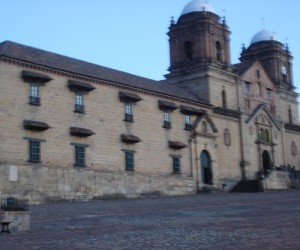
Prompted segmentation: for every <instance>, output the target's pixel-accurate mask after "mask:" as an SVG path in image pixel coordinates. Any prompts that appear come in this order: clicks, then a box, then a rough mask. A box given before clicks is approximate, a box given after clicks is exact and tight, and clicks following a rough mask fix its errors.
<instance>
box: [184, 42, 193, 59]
mask: <svg viewBox="0 0 300 250" xmlns="http://www.w3.org/2000/svg"><path fill="white" fill-rule="evenodd" d="M184 50H185V55H186V57H187V58H188V59H190V60H192V59H193V44H192V42H191V41H186V42H185V43H184Z"/></svg>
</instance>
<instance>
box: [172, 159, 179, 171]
mask: <svg viewBox="0 0 300 250" xmlns="http://www.w3.org/2000/svg"><path fill="white" fill-rule="evenodd" d="M172 158H173V174H180V173H181V168H180V157H178V156H172Z"/></svg>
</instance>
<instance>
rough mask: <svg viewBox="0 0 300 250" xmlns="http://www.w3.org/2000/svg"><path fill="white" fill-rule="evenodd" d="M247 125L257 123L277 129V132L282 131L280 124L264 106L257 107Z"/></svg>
mask: <svg viewBox="0 0 300 250" xmlns="http://www.w3.org/2000/svg"><path fill="white" fill-rule="evenodd" d="M246 123H248V124H251V123H255V124H259V125H261V126H266V127H276V129H277V130H279V131H280V130H281V126H280V124H279V122H278V121H277V120H276V118H275V117H274V115H273V114H272V113H271V112H270V111H269V110H268V108H267V106H266V105H264V104H260V105H258V106H257V108H256V109H255V110H254V112H253V113H252V114H251V115H250V116H249V117H248V119H247V120H246Z"/></svg>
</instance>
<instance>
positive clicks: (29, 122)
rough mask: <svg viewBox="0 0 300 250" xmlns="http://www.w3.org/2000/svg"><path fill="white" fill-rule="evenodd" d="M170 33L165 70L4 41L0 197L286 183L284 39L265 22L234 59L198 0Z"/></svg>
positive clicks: (298, 135) (0, 49)
mask: <svg viewBox="0 0 300 250" xmlns="http://www.w3.org/2000/svg"><path fill="white" fill-rule="evenodd" d="M168 36H169V47H170V67H169V73H168V74H167V75H166V76H165V79H164V80H162V81H154V80H150V79H146V78H143V77H139V76H136V75H132V74H128V73H124V72H120V71H117V70H114V69H110V68H106V67H103V66H98V65H95V64H91V63H88V62H84V61H80V60H77V59H73V58H69V57H66V56H62V55H58V54H54V53H51V52H47V51H43V50H40V49H37V48H32V47H29V46H26V45H21V44H17V43H14V42H10V41H5V42H2V43H0V87H1V92H0V118H1V120H0V141H1V143H0V197H8V196H13V197H20V198H26V199H29V200H30V201H31V202H47V201H51V200H60V199H67V200H74V199H83V198H84V199H100V198H105V197H141V196H149V195H180V194H193V193H197V191H199V190H202V189H204V188H211V189H224V190H231V189H232V188H234V187H235V186H236V185H237V184H239V183H240V182H243V181H244V182H246V183H247V180H248V181H251V180H257V179H258V178H261V179H262V178H264V179H263V182H264V184H265V187H266V188H270V189H272V188H290V186H289V185H290V183H289V180H288V176H289V171H287V170H296V171H297V170H298V171H299V170H300V158H299V154H300V151H299V149H300V125H299V123H298V101H297V98H298V94H297V93H296V92H295V87H294V84H293V72H292V55H291V52H290V51H289V48H288V46H287V45H284V44H283V43H281V42H280V41H279V39H278V38H277V37H276V35H274V34H273V33H272V32H269V31H267V30H262V31H260V32H258V33H257V34H256V35H254V36H253V39H252V41H251V44H250V46H249V47H247V48H246V47H244V48H243V50H242V53H241V56H240V63H238V64H235V65H233V64H231V62H230V56H231V55H230V29H229V27H228V26H227V24H226V21H225V19H222V18H220V16H218V14H217V13H215V11H214V9H213V7H212V6H211V5H210V4H208V3H206V2H202V1H199V0H194V1H192V2H190V3H189V4H188V5H186V6H185V8H184V9H183V11H182V14H181V16H180V17H179V19H178V20H177V21H174V20H173V21H172V22H171V24H170V27H169V31H168ZM284 170H286V171H284ZM276 178H277V179H280V178H281V179H282V178H283V179H284V180H285V181H284V182H283V183H281V184H280V183H279V184H280V185H282V186H280V185H279V184H278V183H277V184H276V183H275V184H274V180H275V182H276ZM271 180H273V182H272V181H271Z"/></svg>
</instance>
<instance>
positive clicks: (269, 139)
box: [265, 129, 271, 142]
mask: <svg viewBox="0 0 300 250" xmlns="http://www.w3.org/2000/svg"><path fill="white" fill-rule="evenodd" d="M265 135H266V142H270V141H271V138H270V132H269V130H268V129H265Z"/></svg>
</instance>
